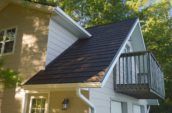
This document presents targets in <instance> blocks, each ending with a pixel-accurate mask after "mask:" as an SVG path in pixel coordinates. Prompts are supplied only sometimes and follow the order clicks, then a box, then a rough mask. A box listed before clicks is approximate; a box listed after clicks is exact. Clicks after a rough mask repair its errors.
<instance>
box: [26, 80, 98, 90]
mask: <svg viewBox="0 0 172 113" xmlns="http://www.w3.org/2000/svg"><path fill="white" fill-rule="evenodd" d="M97 87H101V83H100V82H93V83H92V82H91V83H67V84H38V85H36V84H33V85H24V86H23V88H24V89H25V90H35V89H36V90H61V89H63V90H64V88H70V89H72V88H97Z"/></svg>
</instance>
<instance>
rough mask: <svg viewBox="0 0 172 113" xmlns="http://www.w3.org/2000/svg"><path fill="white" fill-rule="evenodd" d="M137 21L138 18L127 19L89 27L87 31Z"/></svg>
mask: <svg viewBox="0 0 172 113" xmlns="http://www.w3.org/2000/svg"><path fill="white" fill-rule="evenodd" d="M137 19H138V17H133V18H127V19H124V20H120V21H118V22H110V23H106V24H99V25H95V26H92V27H88V28H86V30H89V29H92V28H97V27H101V26H107V25H112V24H120V23H123V22H126V21H131V20H137Z"/></svg>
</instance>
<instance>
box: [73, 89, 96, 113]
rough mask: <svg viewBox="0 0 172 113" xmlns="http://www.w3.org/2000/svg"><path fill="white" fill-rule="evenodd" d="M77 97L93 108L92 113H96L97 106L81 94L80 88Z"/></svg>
mask: <svg viewBox="0 0 172 113" xmlns="http://www.w3.org/2000/svg"><path fill="white" fill-rule="evenodd" d="M76 95H77V96H78V97H79V98H80V99H81V100H82V101H83V102H85V103H86V104H87V105H88V106H89V107H90V108H91V113H96V110H95V106H94V105H93V104H92V103H91V102H90V101H89V100H88V99H87V98H86V97H85V96H84V95H83V94H82V93H81V89H80V88H78V89H77V91H76Z"/></svg>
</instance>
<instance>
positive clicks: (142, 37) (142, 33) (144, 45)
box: [138, 19, 146, 50]
mask: <svg viewBox="0 0 172 113" xmlns="http://www.w3.org/2000/svg"><path fill="white" fill-rule="evenodd" d="M138 20H139V19H138ZM138 24H139V30H140V33H141V40H142V42H143V46H144V49H145V50H146V45H145V41H144V38H143V33H142V29H141V25H140V21H139V23H138Z"/></svg>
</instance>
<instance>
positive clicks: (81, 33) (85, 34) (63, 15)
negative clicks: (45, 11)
mask: <svg viewBox="0 0 172 113" xmlns="http://www.w3.org/2000/svg"><path fill="white" fill-rule="evenodd" d="M54 12H55V13H56V14H57V15H59V16H60V17H61V18H62V19H64V20H65V22H66V24H68V25H70V26H71V29H76V31H78V33H79V38H90V37H91V36H92V35H91V34H90V33H89V32H88V31H87V30H85V29H84V28H83V27H82V26H80V25H79V24H78V23H76V22H75V21H74V20H73V19H72V18H71V17H70V16H68V15H67V14H66V13H65V12H64V11H63V10H62V9H60V8H59V7H56V8H55V10H54Z"/></svg>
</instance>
